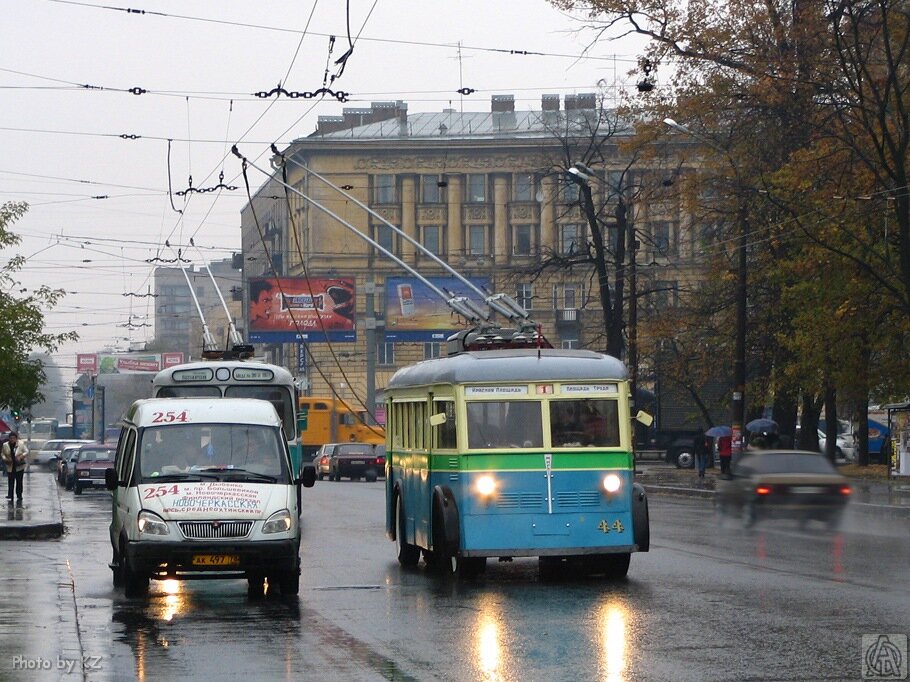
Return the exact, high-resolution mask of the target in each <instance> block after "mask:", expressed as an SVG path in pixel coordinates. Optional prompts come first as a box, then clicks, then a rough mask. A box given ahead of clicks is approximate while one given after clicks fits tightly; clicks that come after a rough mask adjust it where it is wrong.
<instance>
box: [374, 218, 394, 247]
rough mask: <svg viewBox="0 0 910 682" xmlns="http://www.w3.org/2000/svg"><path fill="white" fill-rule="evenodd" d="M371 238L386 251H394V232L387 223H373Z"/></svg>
mask: <svg viewBox="0 0 910 682" xmlns="http://www.w3.org/2000/svg"><path fill="white" fill-rule="evenodd" d="M373 240H374V241H376V242H378V243H379V245H380V246H381V247H382V248H384V249H386V250H387V251H391V252H392V253H395V233H394V232H392V228H391V227H389V226H388V225H374V226H373Z"/></svg>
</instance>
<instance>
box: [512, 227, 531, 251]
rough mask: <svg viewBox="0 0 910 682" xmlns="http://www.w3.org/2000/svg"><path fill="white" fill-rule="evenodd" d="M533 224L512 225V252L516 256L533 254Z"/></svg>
mask: <svg viewBox="0 0 910 682" xmlns="http://www.w3.org/2000/svg"><path fill="white" fill-rule="evenodd" d="M531 234H532V230H531V226H530V225H515V226H513V227H512V254H513V255H515V256H530V255H531Z"/></svg>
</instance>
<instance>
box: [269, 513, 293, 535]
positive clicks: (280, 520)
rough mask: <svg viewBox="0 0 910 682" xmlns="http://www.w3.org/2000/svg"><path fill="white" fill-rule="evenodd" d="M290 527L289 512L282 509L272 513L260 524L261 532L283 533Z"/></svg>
mask: <svg viewBox="0 0 910 682" xmlns="http://www.w3.org/2000/svg"><path fill="white" fill-rule="evenodd" d="M290 529H291V512H289V511H288V510H287V509H282V510H281V511H279V512H275V513H274V514H272V515H271V516H270V517H269V518H268V521H266V522H265V523H263V524H262V532H263V533H283V532H284V531H286V530H290Z"/></svg>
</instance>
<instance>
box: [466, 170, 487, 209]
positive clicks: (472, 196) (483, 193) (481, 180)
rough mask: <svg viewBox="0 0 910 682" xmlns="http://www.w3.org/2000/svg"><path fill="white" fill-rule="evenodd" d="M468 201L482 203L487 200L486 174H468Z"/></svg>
mask: <svg viewBox="0 0 910 682" xmlns="http://www.w3.org/2000/svg"><path fill="white" fill-rule="evenodd" d="M467 200H468V203H471V204H484V203H486V201H487V176H486V175H480V174H477V173H470V174H468V192H467Z"/></svg>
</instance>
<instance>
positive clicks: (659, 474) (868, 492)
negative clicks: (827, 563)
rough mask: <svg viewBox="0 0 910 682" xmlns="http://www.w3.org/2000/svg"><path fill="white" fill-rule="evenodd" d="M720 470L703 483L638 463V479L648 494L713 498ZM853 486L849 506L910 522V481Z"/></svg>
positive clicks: (855, 482)
mask: <svg viewBox="0 0 910 682" xmlns="http://www.w3.org/2000/svg"><path fill="white" fill-rule="evenodd" d="M719 475H720V471H719V470H718V469H708V470H707V471H706V472H705V478H704V480H703V481H700V480H699V478H698V476H697V475H696V473H695V471H694V470H693V469H677V468H675V467H673V466H669V465H666V464H656V463H653V462H639V464H638V467H637V470H636V474H635V480H636V481H637V482H639V483H641V484H642V485H643V486H644V487H645V490H646V491H647V492H649V493H654V494H663V495H683V496H686V497H699V498H704V499H714V487H715V482H716V480H717V477H718V476H719ZM849 480H850V485H852V486H853V496H852V500H851V502H850V506H851V507H852V508H854V509H856V510H857V511H861V512H867V513H880V514H886V515H893V516H899V517H902V518H908V519H910V479H906V478H895V479H887V480H874V479H864V478H856V477H849Z"/></svg>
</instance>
